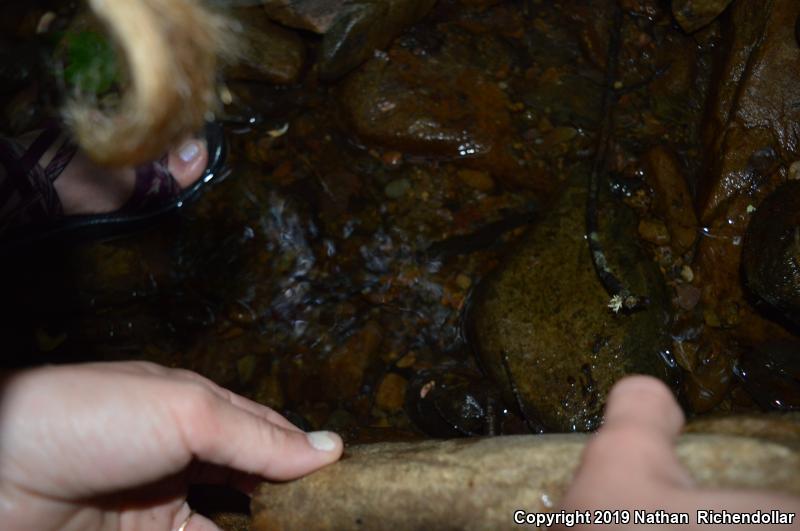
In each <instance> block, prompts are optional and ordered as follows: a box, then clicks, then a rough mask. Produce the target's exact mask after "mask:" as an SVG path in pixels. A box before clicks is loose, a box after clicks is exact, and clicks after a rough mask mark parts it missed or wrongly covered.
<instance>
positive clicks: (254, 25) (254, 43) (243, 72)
mask: <svg viewBox="0 0 800 531" xmlns="http://www.w3.org/2000/svg"><path fill="white" fill-rule="evenodd" d="M235 16H236V18H237V20H242V21H243V23H244V24H245V30H244V37H245V38H244V39H243V41H244V43H243V46H244V48H245V49H244V53H243V55H244V60H243V61H242V62H241V64H239V65H237V66H236V67H234V68H232V69H230V70H229V71H228V73H227V77H228V78H230V79H237V80H245V81H261V80H265V81H268V82H270V83H275V84H279V85H286V84H291V83H294V82H296V81H297V79H298V77H299V76H300V71H301V70H302V68H303V63H304V62H305V56H306V50H305V45H304V44H303V40H302V39H301V38H300V37H299V36H298V35H297V34H296V33H293V32H292V31H289V30H287V29H284V28H282V27H280V26H278V25H277V24H273V23H272V22H270V21H269V18H268V17H267V16H266V14H265V13H264V11H263V10H262V9H260V8H249V9H238V10H236V12H235Z"/></svg>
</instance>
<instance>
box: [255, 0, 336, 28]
mask: <svg viewBox="0 0 800 531" xmlns="http://www.w3.org/2000/svg"><path fill="white" fill-rule="evenodd" d="M262 4H263V6H264V9H265V10H266V13H267V14H268V15H269V16H270V18H272V19H274V20H276V21H278V22H280V23H281V24H284V25H286V26H289V27H292V28H298V29H304V30H308V31H312V32H314V33H325V32H326V31H328V30H329V29H330V27H331V26H332V25H333V23H334V22H335V21H336V18H337V17H338V16H339V13H340V11H341V4H340V3H339V2H332V1H331V0H265V1H264V2H262Z"/></svg>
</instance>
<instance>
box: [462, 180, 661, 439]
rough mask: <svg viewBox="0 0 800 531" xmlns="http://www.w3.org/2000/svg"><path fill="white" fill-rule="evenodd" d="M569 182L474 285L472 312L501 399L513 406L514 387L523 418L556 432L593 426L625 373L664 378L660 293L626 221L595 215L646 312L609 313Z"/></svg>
mask: <svg viewBox="0 0 800 531" xmlns="http://www.w3.org/2000/svg"><path fill="white" fill-rule="evenodd" d="M580 182H581V184H582V181H580ZM576 184H577V183H573V185H572V186H571V187H570V188H568V190H567V192H566V193H565V195H564V197H563V198H562V199H561V200H560V201H559V203H558V204H557V205H556V206H555V207H554V211H553V212H552V213H551V214H550V215H549V216H548V218H547V219H546V220H545V221H543V222H542V223H541V224H539V225H537V226H535V227H534V228H533V229H532V230H531V231H530V232H529V234H528V235H527V236H525V237H524V239H523V241H522V243H521V244H520V245H519V246H518V247H516V249H515V250H514V251H513V252H512V253H511V254H510V255H509V256H508V258H507V259H506V261H505V263H503V264H502V265H501V266H500V267H499V268H498V270H497V271H495V272H494V273H493V274H492V275H491V276H489V277H487V279H486V280H484V281H483V282H482V284H481V285H480V287H479V291H478V295H477V298H476V299H475V303H474V304H473V306H472V309H471V312H470V326H471V330H470V331H471V336H472V337H471V340H472V344H473V347H474V348H475V349H476V350H477V352H478V355H479V356H480V358H481V360H482V361H483V365H484V366H485V367H486V368H487V370H488V372H489V374H490V375H491V376H492V377H493V378H494V379H495V381H496V382H498V383H499V384H500V385H503V386H504V387H505V389H506V391H507V392H506V394H507V396H506V400H507V401H508V402H509V403H515V402H516V397H514V396H513V395H514V393H513V392H512V391H513V389H512V386H515V387H516V390H517V391H518V395H519V399H520V400H521V402H522V405H523V407H524V409H525V414H526V417H529V418H531V419H533V420H534V421H535V422H541V424H542V425H543V426H544V427H545V428H547V429H549V430H557V431H576V430H591V429H593V428H596V427H597V426H598V423H599V421H600V415H601V412H602V408H603V404H604V402H605V398H606V395H607V393H608V391H609V390H610V388H611V386H612V385H613V383H614V382H616V381H617V380H618V379H620V378H621V377H622V376H624V375H625V374H628V373H644V374H652V375H656V376H659V377H661V378H664V379H668V374H667V370H666V368H665V365H664V364H663V362H662V361H661V358H660V357H659V352H663V351H664V349H665V348H666V346H667V345H668V344H669V343H668V338H667V324H668V322H669V319H670V318H669V314H668V311H667V310H666V308H667V306H668V304H667V301H666V291H665V287H664V285H663V280H662V278H661V276H660V273H659V271H658V269H657V267H656V266H655V264H654V263H652V262H651V261H649V260H648V259H647V258H646V257H645V255H644V254H643V253H642V251H641V250H640V249H639V247H638V246H637V244H636V222H635V219H634V216H633V215H632V213H631V212H630V211H629V210H628V209H627V207H624V206H622V205H617V204H613V203H612V202H610V201H609V202H607V203H606V205H605V207H604V208H603V211H602V213H601V214H600V216H599V219H600V220H601V224H602V225H601V235H602V240H603V241H605V242H608V243H607V245H608V246H609V248H608V249H606V252H607V253H608V255H609V256H608V258H609V261H610V263H611V264H610V265H611V268H612V270H614V271H615V272H616V273H617V274H618V275H619V276H620V277H621V278H623V279H624V281H625V282H626V283H628V284H629V285H630V289H631V290H632V291H633V292H634V293H637V294H641V295H643V296H646V297H648V298H649V299H650V305H649V306H648V307H647V309H646V310H644V311H639V312H635V313H633V314H630V315H625V314H621V313H620V314H615V313H613V312H612V311H611V310H610V309H609V308H608V304H609V295H608V293H607V292H606V291H605V289H604V288H603V286H602V285H601V283H600V281H599V279H598V278H597V275H596V273H595V270H594V267H593V265H592V262H591V259H590V254H589V248H588V245H587V243H586V240H585V238H584V233H585V226H584V224H585V204H586V203H585V201H586V192H585V189H584V188H585V187H583V186H579V185H576ZM612 242H613V243H612ZM504 357H507V370H506V367H505V365H506V362H505V361H504ZM509 379H511V380H513V382H509Z"/></svg>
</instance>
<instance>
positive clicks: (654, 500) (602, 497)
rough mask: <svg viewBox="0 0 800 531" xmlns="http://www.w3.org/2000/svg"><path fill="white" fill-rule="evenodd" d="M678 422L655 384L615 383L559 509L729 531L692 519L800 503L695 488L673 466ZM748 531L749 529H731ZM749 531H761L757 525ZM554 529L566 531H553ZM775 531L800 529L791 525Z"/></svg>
mask: <svg viewBox="0 0 800 531" xmlns="http://www.w3.org/2000/svg"><path fill="white" fill-rule="evenodd" d="M683 423H684V418H683V413H682V412H681V410H680V407H679V406H678V404H677V402H676V401H675V399H674V398H673V396H672V393H671V392H670V390H669V389H668V388H667V387H666V386H665V385H664V384H663V383H662V382H660V381H659V380H656V379H654V378H650V377H645V376H633V377H629V378H626V379H624V380H622V381H620V382H619V383H618V384H617V385H616V386H615V387H614V389H613V390H612V392H611V394H610V395H609V398H608V403H607V406H606V417H605V423H604V425H603V427H602V428H601V429H600V430H599V431H598V433H597V434H596V435H594V436H593V437H592V439H591V440H590V442H589V443H588V444H587V447H586V449H585V450H584V454H583V457H582V462H581V465H580V467H579V469H578V471H577V472H576V475H575V479H574V480H573V482H572V484H571V485H570V488H569V490H568V491H567V493H566V495H565V497H564V499H563V500H562V504H561V507H562V508H563V509H564V510H566V511H568V512H572V511H576V510H577V511H586V510H589V511H590V514H591V512H592V511H593V510H596V509H600V510H611V511H614V510H628V511H631V513H630V514H631V515H632V514H633V511H634V510H647V511H656V510H664V511H667V512H671V513H678V512H682V513H688V514H689V517H690V525H689V526H686V525H679V526H670V525H662V526H651V525H648V526H647V528H648V529H660V530H664V531H666V530H673V529H674V530H678V529H681V530H686V529H696V530H698V531H699V530H701V529H703V530H708V529H728V526H719V527H716V526H713V525H698V524H697V523H696V512H697V510H698V509H704V510H716V511H721V510H723V509H724V510H727V511H729V512H754V511H756V510H761V511H762V512H768V511H769V510H772V509H780V510H781V511H784V512H795V513H798V512H799V511H800V499H797V498H794V497H791V496H788V495H784V494H779V493H769V492H751V491H721V490H708V489H700V488H697V487H696V486H695V485H694V483H693V481H692V479H691V476H690V475H689V473H688V471H687V470H686V469H684V467H683V465H682V464H681V463H680V462H679V460H678V458H677V455H676V453H675V450H674V444H675V440H676V439H677V437H678V435H679V434H680V432H681V429H682V428H683ZM640 527H641V526H637V525H634V524H629V525H617V526H614V525H603V526H599V525H598V526H591V525H585V526H575V527H573V528H572V529H577V530H588V529H597V530H599V529H604V530H621V529H637V528H640ZM736 528H737V529H749V528H750V527H749V526H737V527H736ZM752 528H753V529H755V528H758V529H764V528H765V527H764V526H763V525H759V526H754V527H752ZM553 529H564V528H563V527H554V528H553ZM781 529H800V522H798V521H797V519H795V523H794V525H793V526H781Z"/></svg>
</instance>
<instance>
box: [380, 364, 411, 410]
mask: <svg viewBox="0 0 800 531" xmlns="http://www.w3.org/2000/svg"><path fill="white" fill-rule="evenodd" d="M407 385H408V382H407V381H406V379H405V378H403V377H402V376H400V375H397V374H393V373H389V374H387V375H386V376H385V377H384V378H383V381H381V384H380V387H378V392H377V394H376V395H375V405H376V406H378V407H379V408H381V409H382V410H384V411H387V412H390V413H395V412H397V411H400V410H401V409H403V402H404V401H405V398H406V386H407Z"/></svg>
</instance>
